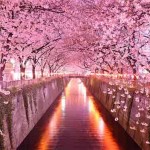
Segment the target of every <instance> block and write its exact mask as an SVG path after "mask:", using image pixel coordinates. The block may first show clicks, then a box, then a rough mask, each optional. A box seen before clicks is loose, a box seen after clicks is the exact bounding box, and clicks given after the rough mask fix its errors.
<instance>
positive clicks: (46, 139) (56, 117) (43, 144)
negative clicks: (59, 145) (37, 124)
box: [37, 97, 63, 150]
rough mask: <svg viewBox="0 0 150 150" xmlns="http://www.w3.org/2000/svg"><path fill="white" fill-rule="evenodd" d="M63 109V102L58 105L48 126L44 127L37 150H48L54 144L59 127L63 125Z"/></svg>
mask: <svg viewBox="0 0 150 150" xmlns="http://www.w3.org/2000/svg"><path fill="white" fill-rule="evenodd" d="M62 99H63V97H61V100H62ZM61 108H63V106H62V102H61V103H59V104H58V105H57V107H56V108H55V110H54V113H53V115H52V117H51V118H50V120H49V122H48V124H46V126H45V127H44V130H43V132H42V134H41V136H40V141H39V142H38V145H37V150H47V149H48V147H49V146H50V145H52V144H53V140H54V136H55V135H57V134H58V132H59V126H60V124H61V114H62V109H61Z"/></svg>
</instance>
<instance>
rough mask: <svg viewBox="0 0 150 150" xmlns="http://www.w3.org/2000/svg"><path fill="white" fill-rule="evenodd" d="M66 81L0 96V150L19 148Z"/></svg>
mask: <svg viewBox="0 0 150 150" xmlns="http://www.w3.org/2000/svg"><path fill="white" fill-rule="evenodd" d="M68 81H69V78H67V77H64V78H56V79H52V80H48V81H41V82H40V81H39V83H37V84H34V85H28V86H25V87H23V88H21V89H19V88H16V87H13V88H11V89H10V94H9V92H4V93H5V94H2V93H0V150H15V149H16V148H17V147H18V146H19V145H20V144H21V142H22V141H23V140H24V139H25V137H26V136H27V135H28V134H29V132H30V131H31V130H32V129H33V127H34V126H35V124H36V123H37V122H38V121H39V119H40V118H41V117H42V116H43V115H44V113H45V112H46V110H47V109H48V108H49V107H50V106H51V104H52V103H53V102H54V100H55V99H56V98H57V97H58V96H59V95H60V94H61V92H62V91H63V89H64V87H65V86H66V85H67V83H68ZM7 94H8V95H7Z"/></svg>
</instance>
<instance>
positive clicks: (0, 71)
mask: <svg viewBox="0 0 150 150" xmlns="http://www.w3.org/2000/svg"><path fill="white" fill-rule="evenodd" d="M0 81H3V70H2V68H0Z"/></svg>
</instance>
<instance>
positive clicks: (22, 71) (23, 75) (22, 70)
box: [20, 65, 26, 80]
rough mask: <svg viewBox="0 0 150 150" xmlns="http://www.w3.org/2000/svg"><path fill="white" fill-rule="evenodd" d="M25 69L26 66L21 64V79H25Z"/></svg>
mask: <svg viewBox="0 0 150 150" xmlns="http://www.w3.org/2000/svg"><path fill="white" fill-rule="evenodd" d="M25 70H26V68H25V67H24V66H22V65H20V79H21V80H25Z"/></svg>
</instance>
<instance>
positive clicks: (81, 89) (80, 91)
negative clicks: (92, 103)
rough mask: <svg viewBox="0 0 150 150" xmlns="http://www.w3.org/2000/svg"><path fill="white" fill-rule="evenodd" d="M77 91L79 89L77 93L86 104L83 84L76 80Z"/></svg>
mask: <svg viewBox="0 0 150 150" xmlns="http://www.w3.org/2000/svg"><path fill="white" fill-rule="evenodd" d="M78 89H79V93H80V95H81V96H82V99H83V100H84V102H86V99H87V94H86V87H85V85H84V84H83V82H81V80H80V79H79V80H78Z"/></svg>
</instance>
